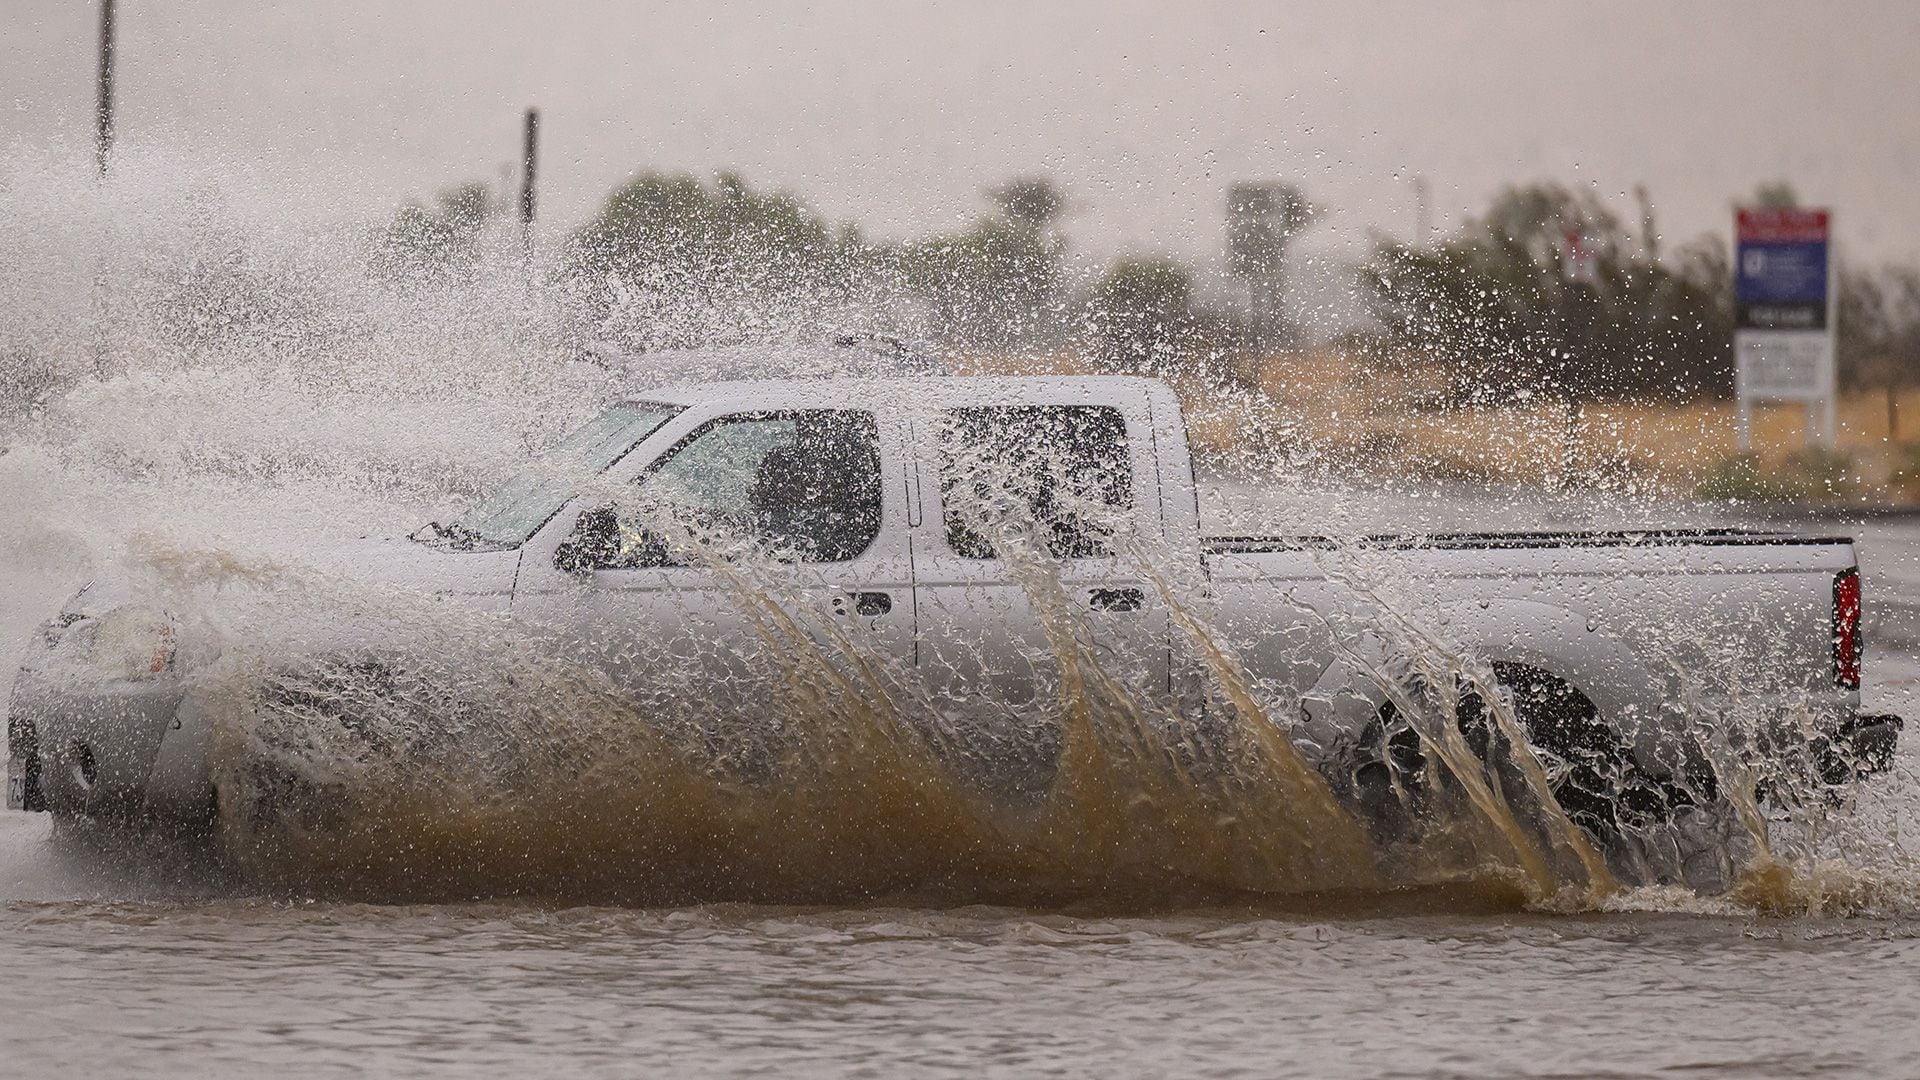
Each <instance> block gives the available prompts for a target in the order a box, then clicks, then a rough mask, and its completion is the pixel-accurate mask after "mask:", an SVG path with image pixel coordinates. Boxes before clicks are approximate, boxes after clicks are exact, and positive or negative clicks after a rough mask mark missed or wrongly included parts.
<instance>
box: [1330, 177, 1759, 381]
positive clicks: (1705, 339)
mask: <svg viewBox="0 0 1920 1080" xmlns="http://www.w3.org/2000/svg"><path fill="white" fill-rule="evenodd" d="M1569 236H1578V237H1580V238H1581V245H1582V247H1583V248H1584V249H1585V250H1586V251H1587V252H1588V253H1589V254H1590V255H1591V257H1592V258H1593V260H1594V274H1593V277H1594V281H1593V283H1592V287H1591V293H1590V294H1589V293H1587V292H1586V290H1585V287H1584V286H1576V285H1575V284H1573V283H1572V282H1571V281H1570V280H1569V278H1570V275H1569V273H1568V255H1569V252H1568V237H1569ZM1645 251H1646V246H1645V245H1644V244H1643V243H1637V242H1635V239H1634V237H1632V236H1631V235H1630V234H1629V233H1628V232H1627V231H1626V230H1625V229H1624V228H1623V227H1622V225H1621V223H1620V221H1619V220H1618V219H1617V218H1616V217H1615V216H1614V215H1613V214H1612V213H1611V212H1609V211H1608V210H1607V208H1606V207H1605V206H1603V205H1602V204H1601V203H1600V201H1599V200H1598V199H1597V198H1595V197H1594V196H1593V195H1592V194H1591V193H1590V192H1585V191H1582V192H1579V193H1575V192H1573V191H1570V190H1569V189H1567V188H1565V187H1562V186H1560V185H1557V184H1537V185H1530V186H1525V187H1515V188H1508V189H1506V190H1505V191H1503V192H1501V193H1500V194H1499V195H1498V196H1496V197H1495V199H1494V201H1493V204H1492V205H1491V206H1489V207H1488V209H1487V211H1486V213H1485V214H1483V215H1481V216H1480V217H1478V218H1475V219H1473V220H1471V221H1469V222H1468V223H1467V225H1466V226H1465V228H1464V229H1462V231H1461V232H1460V233H1459V234H1457V235H1456V236H1454V237H1452V238H1451V239H1448V240H1446V241H1444V242H1442V243H1439V244H1433V245H1426V246H1422V247H1419V248H1414V247H1409V246H1407V245H1403V244H1398V243H1393V242H1382V243H1381V244H1379V245H1378V246H1377V248H1376V250H1375V253H1374V255H1373V257H1372V259H1371V260H1370V261H1369V263H1368V265H1367V266H1366V267H1365V268H1364V270H1363V281H1364V283H1365V286H1366V289H1367V293H1368V298H1369V301H1370V306H1371V308H1372V310H1373V313H1374V315H1375V317H1376V318H1377V319H1378V320H1379V321H1380V323H1381V325H1382V326H1383V328H1384V330H1385V334H1386V336H1387V338H1388V340H1389V342H1390V343H1392V344H1394V345H1395V346H1397V347H1398V348H1400V349H1402V350H1404V351H1406V352H1408V353H1411V354H1413V355H1415V356H1418V357H1424V358H1426V359H1429V360H1432V361H1436V362H1439V363H1441V364H1444V365H1446V366H1447V367H1448V368H1449V369H1450V370H1451V372H1452V374H1453V378H1454V383H1455V386H1456V388H1457V390H1458V392H1459V393H1460V394H1461V395H1462V396H1467V397H1482V398H1485V397H1491V398H1499V397H1503V396H1507V395H1511V394H1513V393H1515V392H1518V391H1521V390H1527V391H1540V390H1555V391H1560V392H1564V393H1566V394H1568V395H1570V396H1572V397H1576V398H1580V399H1592V398H1600V397H1618V396H1623V395H1638V394H1658V395H1662V396H1668V397H1677V398H1690V397H1694V396H1697V395H1701V394H1714V395H1724V394H1727V393H1730V392H1731V390H1732V385H1733V381H1732V380H1733V375H1732V365H1733V347H1732V338H1733V305H1732V290H1731V287H1730V280H1731V279H1730V278H1729V276H1728V263H1727V258H1726V254H1725V249H1724V246H1723V245H1720V244H1717V243H1714V242H1711V241H1703V242H1699V243H1696V244H1693V245H1690V246H1688V247H1687V248H1684V249H1682V250H1681V251H1679V252H1677V253H1676V254H1675V256H1674V257H1673V258H1672V259H1670V260H1655V259H1653V258H1651V257H1649V256H1648V255H1647V254H1646V253H1645Z"/></svg>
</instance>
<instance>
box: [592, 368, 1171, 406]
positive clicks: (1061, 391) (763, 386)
mask: <svg viewBox="0 0 1920 1080" xmlns="http://www.w3.org/2000/svg"><path fill="white" fill-rule="evenodd" d="M1171 392H1172V390H1171V388H1170V387H1168V386H1167V384H1166V383H1163V382H1161V381H1160V380H1158V379H1149V378H1142V377H1139V376H1132V375H931V376H922V377H909V378H884V379H838V378H825V379H729V380H724V381H718V382H697V383H682V384H678V385H668V386H661V387H657V388H654V389H651V390H646V391H639V392H635V393H632V394H629V395H627V396H626V398H625V400H627V401H664V402H669V403H672V404H677V405H692V404H696V403H698V404H714V403H717V402H726V403H737V404H741V405H770V404H777V405H780V406H783V407H787V408H792V407H795V406H818V405H846V404H849V403H853V402H861V403H873V402H885V403H898V404H901V405H905V404H909V403H911V402H913V401H916V400H938V401H967V400H981V401H986V400H995V399H1007V398H1019V399H1020V400H1023V401H1032V402H1036V403H1044V402H1048V401H1061V400H1063V399H1064V400H1072V399H1075V398H1085V397H1101V398H1108V399H1111V398H1113V397H1115V396H1128V395H1139V396H1143V397H1152V396H1156V395H1158V394H1163V393H1165V394H1170V393H1171Z"/></svg>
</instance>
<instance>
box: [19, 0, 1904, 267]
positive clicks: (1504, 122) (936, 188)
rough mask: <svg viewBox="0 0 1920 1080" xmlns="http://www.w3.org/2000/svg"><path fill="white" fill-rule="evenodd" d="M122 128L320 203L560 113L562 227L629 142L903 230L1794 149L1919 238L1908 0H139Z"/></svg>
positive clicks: (1172, 209)
mask: <svg viewBox="0 0 1920 1080" xmlns="http://www.w3.org/2000/svg"><path fill="white" fill-rule="evenodd" d="M120 8H121V20H122V34H121V48H122V52H121V88H122V102H123V105H122V109H123V121H122V123H123V131H124V132H125V135H126V137H128V138H130V139H143V138H146V139H152V138H158V137H164V138H169V139H175V140H182V139H184V140H191V141H193V142H195V143H197V144H200V145H202V146H214V147H219V148H221V149H222V151H223V152H227V153H232V154H235V155H239V156H241V157H244V158H245V159H247V160H250V161H254V162H260V163H264V165H265V166H266V167H267V168H269V169H271V170H276V171H280V172H283V173H284V174H285V175H287V176H288V177H289V178H292V179H291V180H290V182H297V183H298V184H299V185H301V186H303V187H305V188H307V189H308V191H307V193H306V194H304V195H303V197H302V198H303V200H304V201H305V202H306V203H307V204H308V205H309V207H310V208H312V209H313V210H315V211H316V212H324V213H328V214H341V213H344V214H348V215H364V216H368V217H372V216H376V215H379V214H383V213H384V212H385V211H386V210H387V209H388V208H390V207H391V206H392V205H394V204H395V203H397V202H399V201H402V200H404V199H407V198H410V197H418V196H422V195H425V194H427V193H430V192H431V191H432V190H433V189H434V188H435V187H437V186H439V185H442V184H444V183H447V182H450V181H454V180H458V179H462V178H467V177H485V178H496V179H497V178H498V177H499V176H500V170H501V168H502V166H503V165H505V164H506V163H507V162H509V161H510V160H511V159H512V158H513V157H514V155H515V152H516V151H515V146H516V141H517V138H518V130H517V129H518V123H519V113H520V110H521V109H522V108H523V107H524V106H526V105H528V104H537V105H539V106H540V107H541V108H542V110H543V116H544V129H543V130H544V136H545V143H544V167H543V174H542V181H543V204H542V210H543V215H544V224H545V225H546V227H549V228H558V227H560V226H563V225H571V224H573V223H575V222H577V221H578V220H580V219H581V218H582V217H583V216H584V215H585V214H586V213H587V212H589V210H590V208H591V206H592V205H593V204H594V203H595V202H596V201H597V200H598V199H599V198H600V197H602V196H603V195H604V194H605V193H606V191H607V190H608V189H609V188H610V187H612V186H613V185H614V184H615V183H616V182H618V181H619V180H620V178H621V177H622V176H624V175H626V174H628V173H630V172H632V171H633V170H635V169H637V168H641V167H651V168H663V169H675V170H691V171H695V172H699V173H709V172H712V171H713V170H715V169H719V168H725V167H731V168H737V169H740V170H742V171H744V172H745V173H746V175H747V177H748V179H749V180H750V181H751V182H753V183H755V184H757V185H767V186H773V187H780V188H785V189H788V190H791V191H793V192H794V193H796V194H798V195H800V196H802V197H803V198H805V199H806V200H807V201H808V202H809V203H811V204H812V205H813V206H815V207H816V208H818V209H819V210H821V211H822V212H824V213H825V214H827V215H828V216H830V217H833V218H836V219H843V220H844V219H853V220H857V221H859V222H860V223H861V224H863V225H864V226H866V227H867V228H869V229H870V230H872V231H874V232H878V233H880V234H882V235H887V236H903V235H911V234H919V233H925V232H929V231H932V230H936V229H941V228H945V227H948V226H950V225H951V224H953V223H955V222H957V221H961V220H963V219H965V218H967V217H969V216H970V215H972V214H973V213H975V212H976V210H977V209H978V207H979V205H980V200H979V192H980V190H981V188H983V187H984V186H986V185H988V184H991V183H993V182H994V181H996V180H998V179H1001V178H1003V177H1005V176H1008V175H1010V174H1013V173H1019V172H1045V173H1050V174H1052V175H1053V176H1055V177H1056V178H1058V179H1059V180H1061V181H1062V182H1063V183H1064V184H1065V185H1066V186H1067V188H1068V189H1069V191H1070V193H1071V195H1072V198H1073V207H1074V215H1073V217H1072V218H1071V219H1070V221H1069V223H1068V230H1069V233H1070V235H1071V236H1072V238H1073V241H1074V243H1075V244H1076V245H1077V246H1079V247H1081V248H1084V249H1087V250H1090V251H1093V252H1095V253H1100V254H1106V253H1112V252H1118V251H1122V250H1149V249H1158V250H1163V251H1168V252H1173V253H1177V254H1182V255H1188V256H1207V255H1210V254H1213V253H1216V252H1217V251H1218V250H1219V248H1220V246H1221V224H1220V218H1221V204H1222V201H1223V196H1224V191H1225V187H1226V185H1227V184H1228V183H1230V182H1231V181H1233V180H1235V179H1240V178H1254V177H1259V178H1265V177H1278V178H1287V179H1292V180H1295V181H1297V182H1299V183H1302V184H1303V185H1304V186H1305V187H1306V188H1307V189H1308V191H1309V192H1310V193H1311V194H1312V195H1313V196H1315V197H1316V198H1317V199H1318V200H1320V201H1321V202H1324V203H1326V204H1328V205H1329V206H1330V207H1331V208H1332V209H1333V211H1334V214H1333V215H1332V216H1331V217H1330V219H1329V220H1328V221H1327V222H1326V224H1325V226H1324V227H1323V228H1322V229H1321V230H1319V234H1318V235H1317V236H1316V237H1315V238H1314V239H1313V240H1312V242H1311V244H1310V247H1317V248H1319V249H1322V250H1328V251H1338V250H1355V251H1357V246H1358V245H1359V244H1361V243H1363V242H1364V239H1365V237H1366V234H1367V231H1368V230H1369V229H1379V230H1385V231H1388V232H1393V233H1398V234H1402V235H1405V234H1408V233H1410V232H1411V231H1412V228H1413V223H1414V198H1413V193H1412V185H1411V184H1410V182H1409V180H1408V177H1409V176H1411V175H1413V174H1421V175H1425V176H1427V177H1429V178H1430V180H1431V182H1432V185H1433V190H1434V202H1435V204H1436V205H1435V210H1436V215H1437V217H1438V219H1439V222H1440V223H1441V224H1443V225H1444V224H1446V223H1448V222H1449V221H1450V220H1457V218H1458V216H1459V215H1460V214H1461V213H1462V212H1464V211H1472V210H1475V209H1477V208H1479V207H1481V206H1483V205H1484V203H1485V200H1486V198H1487V196H1488V195H1489V194H1490V193H1491V192H1492V191H1493V190H1494V189H1495V188H1496V187H1497V186H1499V185H1500V184H1503V183H1506V182H1509V181H1514V180H1525V179H1533V178H1558V179H1564V180H1569V181H1578V182H1583V183H1584V182H1592V183H1595V184H1597V185H1598V187H1599V189H1600V191H1601V192H1602V193H1603V194H1606V195H1608V196H1611V197H1616V198H1617V203H1618V205H1619V207H1620V209H1621V210H1622V211H1623V213H1627V214H1632V213H1633V211H1632V209H1631V202H1630V201H1629V199H1628V198H1627V197H1626V196H1625V194H1624V193H1626V192H1628V191H1630V190H1631V188H1632V186H1633V185H1634V184H1636V183H1642V182H1644V183H1645V184H1647V185H1648V187H1649V188H1650V189H1651V191H1652V193H1653V196H1654V200H1655V203H1656V205H1657V207H1658V209H1659V213H1660V220H1661V225H1662V231H1663V232H1664V233H1666V234H1667V235H1668V237H1670V238H1684V237H1687V236H1690V235H1692V234H1695V233H1698V232H1700V231H1703V230H1707V229H1718V230H1721V231H1725V228H1726V218H1727V217H1728V207H1729V205H1730V203H1731V201H1732V200H1733V198H1734V197H1735V196H1736V195H1737V194H1739V193H1742V192H1746V191H1750V190H1751V189H1752V187H1753V186H1754V184H1755V183H1756V182H1758V181H1761V180H1766V179H1771V178H1776V177H1779V178H1785V179H1788V180H1790V181H1791V182H1793V183H1794V184H1795V185H1796V187H1798V188H1799V190H1800V191H1801V193H1802V194H1803V197H1805V198H1807V199H1809V200H1811V201H1816V202H1822V203H1830V204H1832V205H1834V206H1835V207H1836V209H1837V219H1836V224H1837V227H1838V229H1839V232H1840V235H1841V239H1842V242H1843V243H1846V244H1847V245H1848V249H1849V251H1850V252H1851V253H1852V254H1854V255H1855V256H1859V257H1865V258H1869V259H1882V258H1902V259H1913V258H1920V194H1917V193H1916V179H1917V178H1920V4H1916V3H1912V2H1886V3H1866V2H1855V3H1848V2H1831V0H1829V2H1823V3H1821V4H1818V5H1813V4H1805V3H1768V2H1755V0H1738V2H1736V0H1691V2H1687V3H1674V2H1672V0H1663V2H1657V3H1654V2H1646V3H1642V2H1634V3H1607V2H1600V0H1588V2H1581V3H1564V4H1563V3H1518V2H1516V3H1498V2H1470V0H1448V2H1446V3H1428V4H1414V3H1365V2H1355V0H1343V2H1340V3H1324V4H1312V5H1309V4H1202V3H1137V2H1125V3H1120V2H1111V0H1095V2H1072V3H1048V2H1044V0H1027V2H1022V3H999V2H985V0H971V2H967V3H948V4H927V5H906V4H881V3H866V2H861V3H836V4H825V3H821V4H815V5H809V6H802V5H798V4H792V5H781V4H762V3H745V4H732V3H712V2H706V3H687V4H646V3H620V2H613V0H596V2H581V3H572V4H563V3H554V4H543V3H505V2H492V3H484V2H456V0H410V2H406V3H381V2H375V0H331V2H325V3H322V2H310V3H279V4H275V3H264V2H257V3H246V2H242V0H121V3H120ZM0 12H4V19H3V21H0V30H3V31H4V39H5V49H4V62H0V101H4V102H5V104H6V105H7V108H5V109H4V111H0V143H4V142H10V141H13V140H26V141H27V142H29V143H50V142H53V141H55V140H58V139H60V138H63V137H67V138H78V137H82V136H83V135H84V131H85V127H84V125H85V124H86V123H87V122H88V116H89V108H90V103H91V95H92V79H93V48H94V32H95V21H96V19H97V5H96V4H94V3H88V2H85V0H0Z"/></svg>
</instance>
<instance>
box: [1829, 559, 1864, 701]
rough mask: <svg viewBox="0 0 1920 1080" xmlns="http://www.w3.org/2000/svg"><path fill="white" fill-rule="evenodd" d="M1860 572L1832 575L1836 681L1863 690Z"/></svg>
mask: <svg viewBox="0 0 1920 1080" xmlns="http://www.w3.org/2000/svg"><path fill="white" fill-rule="evenodd" d="M1860 644H1861V643H1860V571H1859V570H1842V571H1840V572H1839V573H1838V574H1835V575H1834V577H1833V681H1834V682H1835V683H1837V684H1838V685H1840V686H1844V687H1846V688H1847V689H1849V690H1858V689H1860Z"/></svg>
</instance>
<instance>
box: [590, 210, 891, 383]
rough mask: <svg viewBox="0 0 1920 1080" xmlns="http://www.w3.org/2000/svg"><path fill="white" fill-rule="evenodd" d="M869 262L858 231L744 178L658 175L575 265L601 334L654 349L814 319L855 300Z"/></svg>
mask: <svg viewBox="0 0 1920 1080" xmlns="http://www.w3.org/2000/svg"><path fill="white" fill-rule="evenodd" d="M866 254H867V253H866V249H865V248H864V246H863V245H862V244H861V243H860V239H859V234H858V233H857V232H856V231H855V230H854V229H853V228H851V227H850V226H849V227H845V228H842V229H839V230H834V229H833V228H831V227H830V226H829V225H828V224H827V223H826V222H825V221H823V220H821V219H820V218H819V217H818V216H816V215H815V214H814V213H813V212H812V211H810V210H809V209H808V208H807V207H805V206H804V205H802V204H801V203H800V202H799V201H798V200H797V199H795V198H793V197H792V196H790V195H786V194H784V193H777V192H776V193H764V192H756V191H754V190H753V189H751V188H750V187H748V186H747V183H746V182H745V181H744V180H742V179H741V178H740V177H739V176H738V175H736V174H733V173H721V174H720V175H719V176H717V177H716V178H715V179H714V181H713V182H712V183H710V184H708V183H702V182H701V181H699V180H697V179H695V178H694V177H691V176H686V175H668V174H664V173H654V172H648V173H641V174H640V175H638V176H635V177H634V178H633V179H632V180H629V181H628V182H627V183H626V184H624V185H622V186H621V187H620V188H618V189H617V190H615V191H614V193H613V194H612V195H611V196H610V197H609V198H608V199H607V201H606V203H605V204H604V205H602V207H601V208H600V211H599V212H598V213H597V214H595V215H594V216H593V218H592V219H591V220H589V221H588V222H587V223H586V224H585V225H584V226H582V227H581V228H580V230H579V231H578V232H577V233H575V234H574V236H573V238H572V243H571V245H570V251H569V255H568V259H567V262H568V269H569V270H570V271H572V273H571V274H570V275H569V277H570V279H571V280H573V281H576V282H579V283H581V286H582V287H583V288H584V289H585V293H586V295H585V296H584V297H583V298H582V300H583V304H584V308H585V309H586V311H587V312H588V313H589V317H590V318H592V319H594V320H595V321H596V323H598V329H599V336H604V337H612V338H614V339H616V340H621V341H624V342H626V343H628V344H631V345H636V346H648V345H666V344H689V343H692V342H695V341H698V340H703V339H709V338H712V337H715V336H721V335H727V334H735V333H745V332H746V331H748V330H750V329H752V327H751V326H749V325H748V324H751V323H755V322H757V321H770V322H771V321H778V320H779V319H788V320H792V319H803V318H804V317H805V316H806V315H807V314H808V313H809V311H812V312H815V313H817V312H819V311H820V310H823V309H824V307H825V306H826V300H827V299H828V298H833V297H836V296H838V295H840V294H841V293H843V292H844V290H845V288H846V286H847V285H848V283H849V281H850V278H851V275H852V273H853V270H854V267H855V266H856V264H858V263H860V262H861V260H862V259H863V258H865V257H866Z"/></svg>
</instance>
